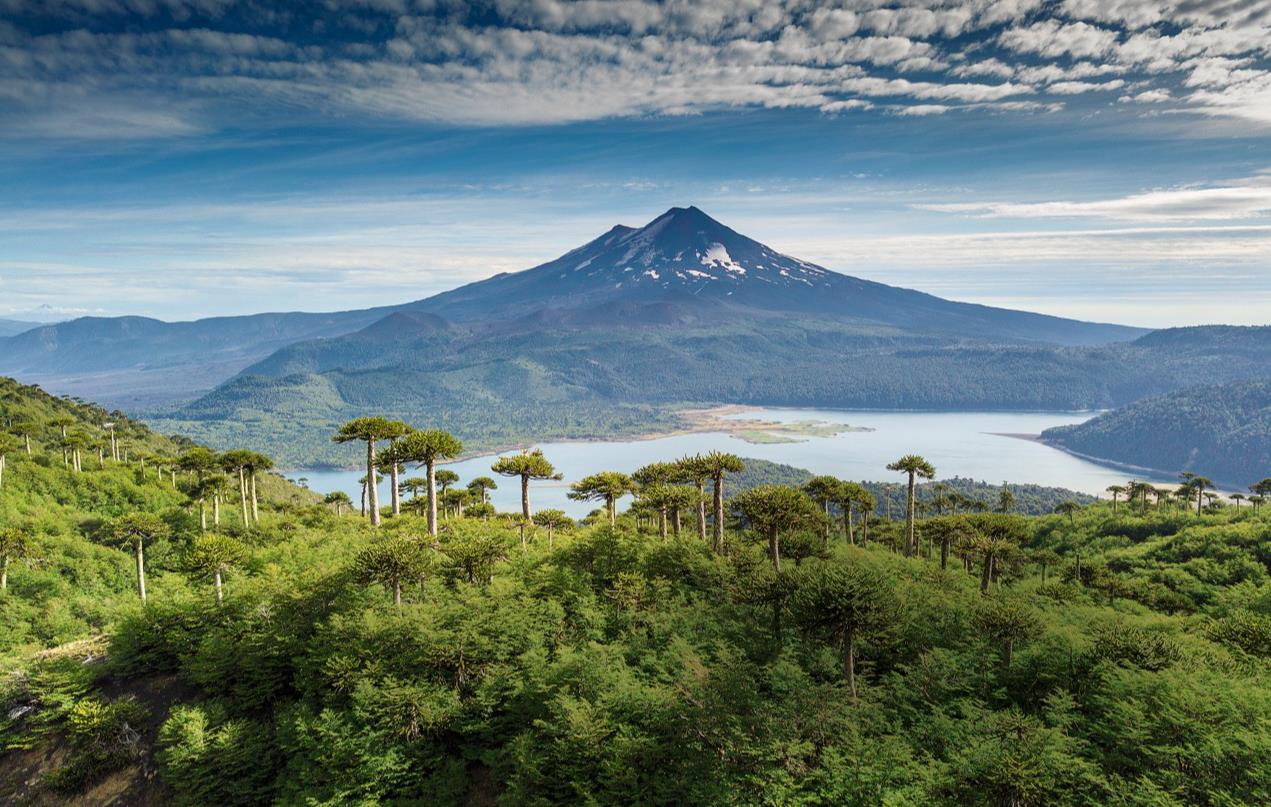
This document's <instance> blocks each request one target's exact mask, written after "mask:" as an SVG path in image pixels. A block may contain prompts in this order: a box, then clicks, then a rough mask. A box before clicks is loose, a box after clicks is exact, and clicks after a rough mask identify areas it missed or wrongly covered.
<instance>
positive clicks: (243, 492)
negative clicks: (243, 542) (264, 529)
mask: <svg viewBox="0 0 1271 807" xmlns="http://www.w3.org/2000/svg"><path fill="white" fill-rule="evenodd" d="M238 502H239V505H240V506H241V508H242V511H243V529H247V528H248V527H249V526H250V525H251V522H249V521H248V520H247V470H246V469H245V468H243V466H241V465H240V466H238Z"/></svg>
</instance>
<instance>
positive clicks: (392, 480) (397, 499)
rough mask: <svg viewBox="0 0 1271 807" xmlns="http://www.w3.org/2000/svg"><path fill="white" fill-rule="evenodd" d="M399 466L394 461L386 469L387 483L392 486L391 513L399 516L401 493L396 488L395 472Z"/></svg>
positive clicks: (396, 472) (400, 512)
mask: <svg viewBox="0 0 1271 807" xmlns="http://www.w3.org/2000/svg"><path fill="white" fill-rule="evenodd" d="M398 469H399V466H398V464H397V463H396V462H394V463H392V467H390V468H389V470H388V479H389V483H390V484H392V486H393V493H392V496H393V515H394V516H400V515H401V514H402V493H401V491H399V490H398V489H397V474H398Z"/></svg>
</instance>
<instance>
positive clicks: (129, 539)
mask: <svg viewBox="0 0 1271 807" xmlns="http://www.w3.org/2000/svg"><path fill="white" fill-rule="evenodd" d="M110 534H111V537H113V538H114V539H115V541H116V542H117V543H120V544H127V545H129V546H131V547H132V549H133V551H134V552H135V553H136V557H137V593H138V594H140V595H141V601H142V602H143V603H144V602H145V601H146V558H145V543H146V542H147V541H152V542H153V541H155V540H157V539H159V538H163V537H166V536H167V534H168V525H167V524H165V523H164V522H163V520H162V519H161V518H159V517H158V516H156V515H154V514H153V513H129V514H128V515H125V516H120V517H119V518H117V519H115V522H114V523H113V524H112V525H111V527H110Z"/></svg>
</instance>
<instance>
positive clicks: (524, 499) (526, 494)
mask: <svg viewBox="0 0 1271 807" xmlns="http://www.w3.org/2000/svg"><path fill="white" fill-rule="evenodd" d="M521 515H522V516H523V517H524V518H525V521H526V522H527V523H529V524H533V523H534V517H533V516H532V515H530V478H529V477H528V476H525V475H522V476H521Z"/></svg>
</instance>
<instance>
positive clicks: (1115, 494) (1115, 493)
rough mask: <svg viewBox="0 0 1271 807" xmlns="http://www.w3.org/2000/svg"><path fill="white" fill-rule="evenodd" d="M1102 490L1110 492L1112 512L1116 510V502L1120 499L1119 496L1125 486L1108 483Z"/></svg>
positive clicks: (1121, 494) (1124, 490)
mask: <svg viewBox="0 0 1271 807" xmlns="http://www.w3.org/2000/svg"><path fill="white" fill-rule="evenodd" d="M1104 490H1106V491H1107V492H1108V493H1111V494H1112V512H1113V513H1115V512H1116V511H1117V502H1118V501H1120V497H1121V496H1124V495H1125V492H1126V490H1127V488H1126V487H1125V485H1108V486H1107V487H1106V488H1104Z"/></svg>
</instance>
